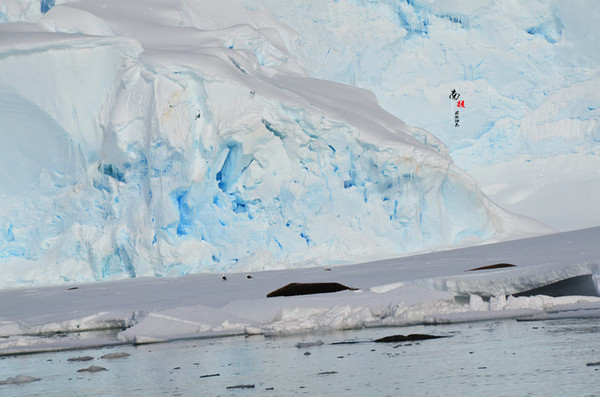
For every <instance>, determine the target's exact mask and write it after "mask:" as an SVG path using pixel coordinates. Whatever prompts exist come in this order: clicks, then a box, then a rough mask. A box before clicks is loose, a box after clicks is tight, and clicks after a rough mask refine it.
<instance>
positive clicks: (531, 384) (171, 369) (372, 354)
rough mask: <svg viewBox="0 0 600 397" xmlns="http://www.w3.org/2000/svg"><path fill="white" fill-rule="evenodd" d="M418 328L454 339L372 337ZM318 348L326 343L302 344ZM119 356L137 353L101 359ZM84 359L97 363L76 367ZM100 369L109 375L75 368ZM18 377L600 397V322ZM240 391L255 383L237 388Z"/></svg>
mask: <svg viewBox="0 0 600 397" xmlns="http://www.w3.org/2000/svg"><path fill="white" fill-rule="evenodd" d="M410 333H427V334H434V335H443V336H449V337H448V338H442V339H433V340H425V341H421V342H411V343H385V344H382V343H374V342H372V340H374V339H377V338H380V337H383V336H388V335H394V334H410ZM316 341H322V342H323V343H324V344H323V345H320V346H311V347H301V348H298V347H296V346H297V344H298V343H299V342H316ZM338 342H356V343H342V344H339V343H338ZM336 343H337V344H336ZM120 352H124V353H129V354H130V355H129V356H127V357H125V358H117V359H102V358H100V357H101V356H102V355H105V354H108V353H120ZM80 356H92V357H94V359H93V360H91V361H87V362H70V361H67V360H68V359H69V358H74V357H80ZM594 363H599V364H598V365H587V364H594ZM91 365H95V366H100V367H103V368H106V371H101V372H96V373H89V372H83V373H81V372H77V371H78V370H79V369H83V368H88V367H90V366H91ZM20 374H22V375H30V376H34V377H37V378H41V380H40V381H36V382H31V383H26V384H20V385H2V386H0V395H2V396H70V395H77V396H98V395H103V396H136V395H138V396H142V395H143V396H154V395H167V396H204V395H205V396H251V395H252V396H297V395H310V396H324V395H327V396H366V395H370V396H415V395H450V396H464V395H487V396H514V395H519V396H525V395H544V396H549V395H555V396H567V395H571V396H572V395H577V396H594V395H595V396H600V319H585V320H554V321H543V322H516V321H512V320H507V321H501V322H481V323H471V324H452V325H437V326H415V327H403V328H377V329H366V330H358V331H356V330H355V331H343V332H342V331H336V332H329V333H320V334H310V335H308V334H307V335H295V336H286V337H263V336H253V337H248V338H245V337H230V338H221V339H201V340H191V341H183V342H173V343H165V344H154V345H142V346H137V347H134V346H119V347H114V348H103V349H96V350H85V351H69V352H54V353H43V354H32V355H22V356H7V357H1V358H0V380H5V379H6V378H8V377H9V376H10V377H14V376H17V375H20ZM209 375H212V376H209ZM217 375H218V376H217ZM241 385H246V386H250V385H253V386H254V387H253V388H250V387H247V388H231V387H235V386H241ZM228 387H229V389H228Z"/></svg>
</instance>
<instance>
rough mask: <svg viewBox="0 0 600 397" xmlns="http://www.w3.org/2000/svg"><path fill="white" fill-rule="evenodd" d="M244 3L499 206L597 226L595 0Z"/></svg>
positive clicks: (598, 10)
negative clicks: (286, 29)
mask: <svg viewBox="0 0 600 397" xmlns="http://www.w3.org/2000/svg"><path fill="white" fill-rule="evenodd" d="M243 2H244V4H246V6H247V7H249V8H252V9H256V10H260V11H261V12H264V13H267V14H270V15H273V16H275V17H277V18H278V19H279V20H280V21H282V22H284V23H286V24H287V25H288V26H290V27H291V28H293V29H294V31H295V32H296V35H295V36H294V35H291V36H285V37H284V39H287V41H286V45H287V46H288V48H289V50H290V52H291V53H292V54H293V55H294V56H295V57H296V58H297V59H298V61H299V62H300V63H301V64H302V65H303V66H304V67H305V68H306V70H307V73H308V74H310V75H311V76H314V77H319V78H324V79H327V80H334V81H339V82H344V83H348V84H352V85H356V86H358V87H362V88H366V89H369V90H372V91H373V92H374V93H375V94H376V95H377V97H378V98H379V100H380V101H381V105H382V107H383V108H385V109H386V110H388V111H390V112H391V113H392V114H394V115H395V116H397V117H398V118H400V119H402V120H404V121H405V122H406V123H408V124H410V125H415V126H419V127H422V128H424V129H426V130H428V131H430V132H431V133H433V134H434V135H435V136H436V137H438V138H440V139H441V140H442V141H443V142H444V144H446V145H447V146H448V147H449V149H450V153H451V155H452V157H453V159H454V161H455V162H456V163H457V164H458V165H459V166H460V167H462V168H463V169H465V170H466V171H467V172H469V173H470V174H471V175H472V176H474V177H475V179H476V180H477V182H478V183H479V185H480V186H481V187H482V189H483V191H484V192H485V193H486V194H488V195H489V196H490V198H492V199H493V200H494V201H496V202H497V203H499V204H500V205H502V206H503V207H505V208H508V209H510V210H513V211H516V212H518V213H522V214H525V215H528V216H531V217H534V218H536V219H539V220H541V221H543V222H545V223H547V224H549V225H550V226H553V227H556V228H558V229H560V230H571V229H576V228H583V227H590V226H597V225H599V224H600V209H598V206H597V203H596V201H597V200H596V198H597V197H598V194H599V193H600V191H599V190H598V189H599V187H600V173H599V170H600V123H599V118H600V106H599V105H600V90H599V88H600V69H599V67H598V64H599V61H600V51H598V42H599V41H600V26H598V24H597V20H598V18H600V3H598V2H597V1H594V0H584V1H563V0H551V1H546V0H530V1H521V2H514V1H490V0H486V1H481V0H462V1H455V2H449V1H439V0H410V1H408V0H379V1H364V0H340V1H328V2H302V1H295V2H292V3H293V4H294V7H290V6H289V2H281V1H277V0H243ZM452 90H456V91H457V92H458V93H460V94H461V96H460V100H464V101H465V107H464V108H457V103H456V102H455V101H451V100H449V98H448V96H449V94H450V93H451V91H452ZM457 110H458V111H459V120H460V122H459V127H455V124H454V112H455V111H457ZM574 203H577V204H576V205H574Z"/></svg>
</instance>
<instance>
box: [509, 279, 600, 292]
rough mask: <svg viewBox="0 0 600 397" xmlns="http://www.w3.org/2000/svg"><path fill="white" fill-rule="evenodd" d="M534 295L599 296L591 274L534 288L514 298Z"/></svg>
mask: <svg viewBox="0 0 600 397" xmlns="http://www.w3.org/2000/svg"><path fill="white" fill-rule="evenodd" d="M533 295H548V296H552V297H557V296H572V295H580V296H598V292H597V291H596V286H595V284H594V280H593V279H592V275H591V274H586V275H583V276H576V277H571V278H568V279H565V280H561V281H557V282H555V283H551V284H548V285H544V286H543V287H539V288H534V289H531V290H528V291H523V292H519V293H516V294H513V296H533Z"/></svg>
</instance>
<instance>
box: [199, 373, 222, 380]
mask: <svg viewBox="0 0 600 397" xmlns="http://www.w3.org/2000/svg"><path fill="white" fill-rule="evenodd" d="M215 376H221V374H208V375H200V379H202V378H213V377H215Z"/></svg>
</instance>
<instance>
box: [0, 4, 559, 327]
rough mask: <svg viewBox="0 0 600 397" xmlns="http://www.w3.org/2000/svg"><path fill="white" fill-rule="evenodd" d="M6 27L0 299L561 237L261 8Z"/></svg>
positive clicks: (0, 120) (20, 9)
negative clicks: (7, 294) (303, 50)
mask: <svg viewBox="0 0 600 397" xmlns="http://www.w3.org/2000/svg"><path fill="white" fill-rule="evenodd" d="M54 3H56V4H54ZM302 4H304V5H306V4H305V3H302ZM323 4H325V3H323ZM327 4H330V5H331V6H332V7H334V5H333V4H332V3H327ZM344 4H346V5H347V3H344ZM52 5H53V6H52ZM299 6H300V5H299ZM42 10H43V11H44V13H42ZM0 21H3V22H4V23H0V143H1V145H0V147H1V148H2V149H1V150H2V153H1V156H0V189H1V190H0V270H1V271H2V278H1V279H0V288H6V287H13V286H24V287H25V286H29V285H49V284H59V283H68V282H83V281H92V280H108V279H119V278H128V277H142V276H179V275H185V274H190V273H198V272H221V271H238V272H241V271H258V270H267V269H283V268H290V267H308V266H318V265H326V266H329V265H335V264H341V263H358V262H360V261H366V260H375V259H383V258H390V257H396V256H399V255H402V254H407V253H411V252H423V251H426V250H431V249H439V248H441V247H450V246H457V245H467V244H474V243H478V242H481V241H484V240H488V241H493V240H495V241H497V240H502V239H507V238H515V237H518V236H527V235H535V234H541V233H544V232H547V231H548V228H546V227H543V226H542V225H540V224H538V223H537V222H535V221H533V220H530V219H526V218H523V217H519V216H517V215H514V214H512V213H510V212H507V211H505V210H503V209H501V208H500V207H498V206H497V205H495V204H494V203H493V202H491V201H490V200H489V199H488V198H487V197H486V196H485V195H484V194H483V193H482V192H481V191H480V190H479V188H478V187H477V185H476V183H475V182H474V180H473V179H472V178H471V177H469V176H468V175H467V174H466V173H465V172H463V171H462V170H461V169H460V168H458V167H457V166H455V165H454V163H453V161H452V158H451V157H450V155H449V150H448V148H447V147H446V146H445V145H444V144H443V143H442V142H441V141H440V140H439V139H438V138H436V137H435V136H434V135H432V134H431V133H429V132H427V131H426V130H423V129H421V128H417V127H410V126H408V125H406V124H405V123H404V122H402V121H401V120H399V119H397V118H396V117H394V116H393V115H391V114H390V113H387V112H386V111H384V110H383V109H382V108H381V107H380V106H379V105H378V102H377V100H376V97H375V95H374V94H373V93H371V92H369V91H366V90H363V89H359V88H355V87H351V86H348V85H344V84H340V83H336V82H331V81H325V80H319V79H316V78H313V77H311V73H308V72H307V71H306V67H307V65H305V64H303V62H304V61H305V59H304V61H302V62H301V59H300V58H299V55H295V54H294V53H292V52H291V50H290V48H292V44H291V43H293V42H295V41H297V40H299V39H300V38H301V36H299V35H298V32H296V31H295V30H293V29H292V28H290V27H289V26H288V25H286V24H285V23H283V22H281V21H280V20H278V19H277V18H276V17H275V16H273V15H271V14H270V13H269V12H265V11H264V10H254V9H252V8H251V7H244V6H243V5H242V4H241V3H240V2H237V1H234V0H228V1H219V2H214V1H204V0H202V1H192V0H153V1H144V2H139V1H133V0H106V1H102V2H98V1H90V0H79V1H77V0H75V1H56V2H53V1H43V2H41V3H40V2H36V1H33V0H25V1H16V0H8V1H4V2H3V3H2V5H1V6H0ZM323 26H325V25H323ZM293 47H294V48H296V46H295V45H294V46H293ZM414 66H415V67H416V66H417V63H415V65H414ZM317 77H318V76H317ZM448 87H450V86H448ZM444 90H445V88H444ZM445 95H446V94H445ZM465 95H466V94H465ZM415 97H417V95H415ZM420 117H421V118H422V119H427V118H429V117H430V116H429V114H428V113H421V116H420ZM465 117H467V116H466V115H465ZM153 316H155V315H153ZM161 318H162V317H156V316H155V321H159V322H160V321H162V320H161ZM284 320H285V316H284V317H283V318H282V320H281V321H284ZM94 321H95V320H93V321H91V322H92V323H93V322H94ZM102 321H104V320H102ZM147 321H149V320H147ZM59 327H62V325H61V324H59Z"/></svg>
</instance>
